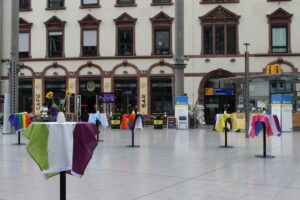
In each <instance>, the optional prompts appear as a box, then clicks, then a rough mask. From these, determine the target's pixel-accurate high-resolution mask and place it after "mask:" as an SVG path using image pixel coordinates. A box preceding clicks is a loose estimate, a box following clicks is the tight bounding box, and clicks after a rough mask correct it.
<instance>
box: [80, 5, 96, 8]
mask: <svg viewBox="0 0 300 200" xmlns="http://www.w3.org/2000/svg"><path fill="white" fill-rule="evenodd" d="M79 8H80V9H90V8H101V6H100V5H81V6H79Z"/></svg>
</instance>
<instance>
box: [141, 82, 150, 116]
mask: <svg viewBox="0 0 300 200" xmlns="http://www.w3.org/2000/svg"><path fill="white" fill-rule="evenodd" d="M140 113H141V114H143V115H146V114H147V113H148V78H147V77H141V78H140Z"/></svg>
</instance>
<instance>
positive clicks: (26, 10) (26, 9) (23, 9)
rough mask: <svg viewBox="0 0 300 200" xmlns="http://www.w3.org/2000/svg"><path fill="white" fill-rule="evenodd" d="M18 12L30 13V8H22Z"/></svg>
mask: <svg viewBox="0 0 300 200" xmlns="http://www.w3.org/2000/svg"><path fill="white" fill-rule="evenodd" d="M19 11H20V12H29V11H32V8H22V9H19Z"/></svg>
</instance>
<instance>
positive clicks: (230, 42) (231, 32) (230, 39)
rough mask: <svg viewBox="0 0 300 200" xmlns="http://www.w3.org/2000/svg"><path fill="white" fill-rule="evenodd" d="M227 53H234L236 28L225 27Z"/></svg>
mask: <svg viewBox="0 0 300 200" xmlns="http://www.w3.org/2000/svg"><path fill="white" fill-rule="evenodd" d="M227 54H236V28H235V26H228V27H227Z"/></svg>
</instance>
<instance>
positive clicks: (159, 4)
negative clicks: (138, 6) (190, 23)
mask: <svg viewBox="0 0 300 200" xmlns="http://www.w3.org/2000/svg"><path fill="white" fill-rule="evenodd" d="M150 5H151V6H172V5H174V3H151V4H150Z"/></svg>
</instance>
